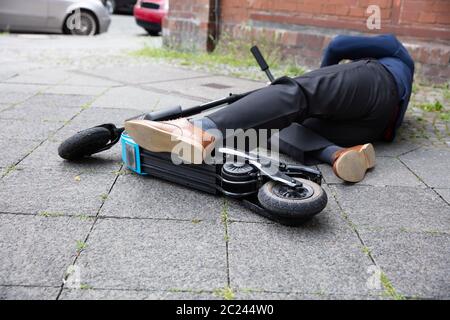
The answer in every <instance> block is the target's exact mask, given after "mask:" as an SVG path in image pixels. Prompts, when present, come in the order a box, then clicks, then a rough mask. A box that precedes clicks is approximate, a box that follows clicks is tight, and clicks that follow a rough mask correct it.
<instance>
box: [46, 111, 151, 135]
mask: <svg viewBox="0 0 450 320" xmlns="http://www.w3.org/2000/svg"><path fill="white" fill-rule="evenodd" d="M142 113H143V111H142V110H135V109H116V108H92V107H91V108H88V109H85V110H82V112H80V113H79V114H77V116H76V117H75V118H73V119H72V120H71V121H70V122H69V123H66V124H65V125H64V127H63V128H62V129H61V130H59V131H58V133H57V134H56V135H55V136H54V137H52V139H53V138H54V139H55V140H58V141H63V140H64V139H66V138H68V137H70V136H72V135H74V134H75V133H77V132H79V131H81V130H85V129H87V128H91V127H94V126H98V125H100V124H104V123H113V124H115V125H116V126H117V127H123V125H124V122H125V120H126V119H128V118H131V117H134V116H137V115H139V114H142Z"/></svg>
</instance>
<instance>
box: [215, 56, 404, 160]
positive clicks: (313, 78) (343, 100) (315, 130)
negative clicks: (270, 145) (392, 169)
mask: <svg viewBox="0 0 450 320" xmlns="http://www.w3.org/2000/svg"><path fill="white" fill-rule="evenodd" d="M398 104H399V98H398V94H397V88H396V83H395V80H394V78H393V77H392V75H391V74H390V73H389V71H387V70H386V69H385V68H384V67H383V66H382V65H381V64H380V63H379V62H378V61H376V60H359V61H355V62H350V63H346V64H339V65H334V66H329V67H325V68H321V69H318V70H315V71H312V72H309V73H307V74H305V75H303V76H300V77H297V78H295V79H291V78H287V77H283V78H280V79H278V80H276V81H275V82H274V83H273V84H272V85H270V86H268V87H266V88H263V89H261V90H258V91H256V92H254V93H252V94H250V95H248V96H246V97H245V98H243V99H241V100H239V101H237V102H235V103H233V104H231V105H229V106H227V107H225V108H223V109H220V110H218V111H216V112H214V113H212V114H210V115H208V118H209V119H210V120H212V121H213V122H214V123H215V124H216V126H217V127H218V128H219V129H220V130H221V131H222V132H223V133H224V134H225V130H226V129H239V128H241V129H244V130H245V129H250V128H254V129H280V130H281V129H283V128H287V127H289V126H290V125H291V124H293V123H297V124H301V125H300V126H301V127H303V128H305V127H306V128H307V129H306V131H304V132H305V133H304V134H302V130H297V131H296V130H294V131H295V132H291V133H290V132H289V130H290V131H292V129H291V128H293V127H292V126H291V127H289V128H287V129H285V130H284V131H286V135H287V137H286V139H287V140H290V143H293V144H295V145H296V146H295V147H296V148H299V149H301V150H303V151H304V152H306V151H313V150H318V149H321V148H324V147H326V146H328V145H331V144H337V145H340V146H353V145H357V144H363V143H367V142H372V141H375V140H379V139H381V138H382V136H383V133H384V131H385V130H386V128H387V127H388V125H389V123H390V121H391V120H392V116H393V113H394V112H395V110H396V108H397V105H398ZM294 126H295V125H294ZM308 131H309V133H310V134H308ZM281 135H283V131H281ZM289 135H290V136H289ZM280 149H282V148H280ZM281 151H283V150H281Z"/></svg>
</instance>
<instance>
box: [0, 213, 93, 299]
mask: <svg viewBox="0 0 450 320" xmlns="http://www.w3.org/2000/svg"><path fill="white" fill-rule="evenodd" d="M0 221H1V223H0V230H1V232H0V239H1V241H0V253H1V257H2V258H1V259H0V284H2V285H27V286H60V285H61V284H62V279H63V277H64V274H65V272H66V270H67V267H68V266H69V265H70V264H71V263H72V260H73V258H74V256H75V254H76V248H77V247H76V244H77V240H84V238H85V237H86V235H87V233H88V231H89V229H90V227H91V224H92V221H82V220H80V219H78V218H67V217H58V218H45V217H37V216H24V215H9V214H1V215H0ZM30 293H31V292H30ZM55 298H56V297H55Z"/></svg>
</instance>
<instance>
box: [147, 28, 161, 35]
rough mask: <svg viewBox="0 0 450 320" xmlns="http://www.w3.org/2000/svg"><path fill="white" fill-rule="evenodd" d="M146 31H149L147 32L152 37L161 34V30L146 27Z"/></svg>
mask: <svg viewBox="0 0 450 320" xmlns="http://www.w3.org/2000/svg"><path fill="white" fill-rule="evenodd" d="M145 31H147V33H148V34H149V35H151V36H152V37H157V36H159V33H160V32H161V31H160V30H152V29H145Z"/></svg>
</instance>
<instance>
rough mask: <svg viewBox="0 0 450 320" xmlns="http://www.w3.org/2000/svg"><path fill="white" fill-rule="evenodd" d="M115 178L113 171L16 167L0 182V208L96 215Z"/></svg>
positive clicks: (3, 209)
mask: <svg viewBox="0 0 450 320" xmlns="http://www.w3.org/2000/svg"><path fill="white" fill-rule="evenodd" d="M115 178H116V175H115V174H114V173H90V172H74V171H63V170H60V171H59V170H47V169H45V168H44V169H39V168H27V169H16V170H14V171H13V172H11V173H9V174H8V175H7V176H5V177H4V178H3V179H2V183H1V184H0V211H1V212H8V213H27V214H43V213H48V214H51V215H63V214H71V215H91V216H92V215H96V214H97V211H98V209H99V208H100V205H101V203H102V201H103V198H104V196H103V195H104V194H107V193H108V191H109V189H110V188H111V185H112V183H113V182H114V180H115Z"/></svg>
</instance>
